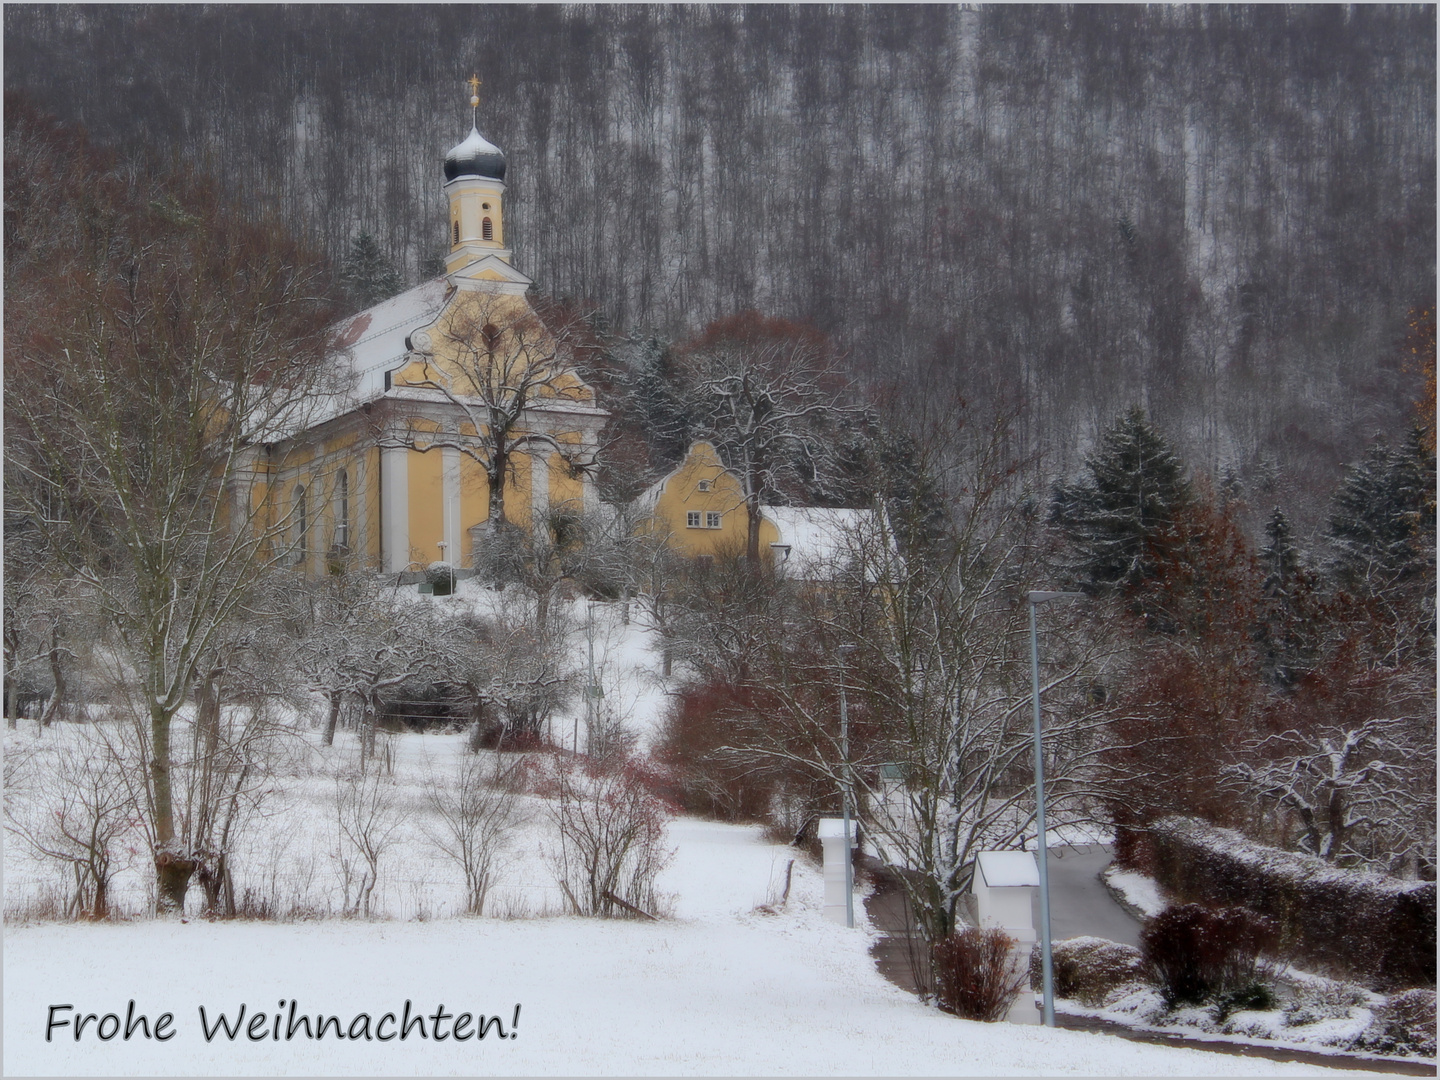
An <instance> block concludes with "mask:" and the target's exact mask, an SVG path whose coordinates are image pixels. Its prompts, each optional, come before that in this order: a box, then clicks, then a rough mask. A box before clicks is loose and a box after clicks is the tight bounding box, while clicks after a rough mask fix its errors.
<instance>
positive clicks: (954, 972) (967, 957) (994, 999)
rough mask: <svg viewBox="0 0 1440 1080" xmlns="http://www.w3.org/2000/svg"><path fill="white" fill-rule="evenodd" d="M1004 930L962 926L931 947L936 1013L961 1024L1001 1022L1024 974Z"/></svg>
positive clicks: (1015, 996) (1012, 945)
mask: <svg viewBox="0 0 1440 1080" xmlns="http://www.w3.org/2000/svg"><path fill="white" fill-rule="evenodd" d="M1014 947H1015V941H1014V939H1013V938H1011V937H1010V936H1009V935H1008V934H1006V933H1005V932H1004V931H1003V930H996V929H993V928H991V929H979V928H977V927H973V926H967V927H965V928H964V929H963V930H958V931H956V932H955V933H953V934H951V935H950V936H949V937H946V938H942V939H941V940H940V941H937V942H936V943H935V944H934V945H933V946H932V947H931V968H932V970H933V971H934V973H935V996H936V997H937V998H938V1000H939V1004H940V1008H942V1009H944V1010H945V1011H946V1012H950V1013H954V1014H955V1015H956V1016H959V1017H962V1018H964V1019H966V1020H985V1021H995V1020H1003V1019H1004V1018H1005V1014H1006V1013H1007V1012H1009V1011H1010V1006H1011V1005H1012V1004H1014V1002H1015V999H1016V998H1017V997H1019V996H1020V990H1021V988H1022V987H1023V986H1024V984H1025V972H1024V970H1022V968H1021V966H1020V964H1019V962H1018V961H1017V960H1016V958H1015V956H1014V954H1013V952H1012V950H1013V949H1014Z"/></svg>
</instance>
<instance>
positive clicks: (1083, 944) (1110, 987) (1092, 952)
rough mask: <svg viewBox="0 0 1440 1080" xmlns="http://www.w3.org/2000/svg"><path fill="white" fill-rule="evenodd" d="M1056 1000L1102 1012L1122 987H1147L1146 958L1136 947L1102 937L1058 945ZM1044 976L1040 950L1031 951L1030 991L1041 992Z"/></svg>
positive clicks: (1054, 948)
mask: <svg viewBox="0 0 1440 1080" xmlns="http://www.w3.org/2000/svg"><path fill="white" fill-rule="evenodd" d="M1050 960H1051V972H1052V974H1053V976H1054V979H1055V984H1054V985H1055V996H1056V997H1062V998H1074V999H1075V1000H1076V1001H1078V1002H1080V1003H1081V1004H1082V1005H1089V1006H1091V1007H1092V1008H1098V1007H1099V1006H1101V1005H1103V1004H1105V1001H1106V999H1107V998H1109V997H1110V995H1111V994H1112V993H1113V992H1114V991H1115V990H1117V989H1119V988H1120V987H1122V986H1129V985H1130V984H1132V983H1143V982H1145V981H1147V979H1148V978H1149V975H1148V972H1147V971H1146V968H1145V961H1144V958H1143V957H1142V956H1141V954H1140V950H1139V949H1137V948H1135V947H1134V946H1133V945H1121V944H1120V943H1119V942H1117V941H1108V940H1106V939H1105V938H1098V937H1078V938H1071V939H1070V940H1069V941H1057V942H1055V943H1054V945H1053V946H1052V948H1051V951H1050ZM1043 980H1044V975H1043V970H1042V966H1041V957H1040V946H1039V944H1038V943H1037V944H1036V945H1035V947H1034V948H1033V949H1031V950H1030V989H1032V990H1036V991H1038V990H1040V989H1041V987H1042V985H1043Z"/></svg>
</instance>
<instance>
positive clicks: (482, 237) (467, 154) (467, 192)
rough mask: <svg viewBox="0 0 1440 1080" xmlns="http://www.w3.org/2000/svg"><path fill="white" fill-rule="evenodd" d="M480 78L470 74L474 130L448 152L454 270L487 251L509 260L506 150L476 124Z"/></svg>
mask: <svg viewBox="0 0 1440 1080" xmlns="http://www.w3.org/2000/svg"><path fill="white" fill-rule="evenodd" d="M479 107H480V80H479V78H478V77H476V76H474V75H472V76H471V77H470V111H471V125H470V134H469V135H468V136H467V137H466V138H465V140H464V141H463V142H461V143H459V144H458V145H456V146H455V147H453V148H452V149H451V150H450V152H449V153H448V154H446V155H445V195H446V198H447V199H449V202H450V253H449V254H448V255H447V256H446V257H445V272H446V273H454V272H455V271H456V270H459V269H461V268H462V267H464V266H468V265H469V264H470V263H473V262H475V261H477V260H478V259H483V258H484V257H485V256H487V255H494V256H496V257H497V258H500V259H503V260H504V261H505V262H507V263H508V262H509V261H510V258H511V254H512V252H511V251H510V249H509V248H507V247H506V246H505V216H504V200H505V155H504V154H503V153H502V152H501V150H500V148H499V147H498V146H496V145H495V144H494V143H492V142H491V141H490V140H489V139H487V138H485V136H484V135H481V134H480V129H479V128H478V127H477V126H476V114H477V112H478V110H479Z"/></svg>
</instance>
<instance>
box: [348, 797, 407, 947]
mask: <svg viewBox="0 0 1440 1080" xmlns="http://www.w3.org/2000/svg"><path fill="white" fill-rule="evenodd" d="M335 824H336V836H335V849H334V855H335V859H336V861H337V862H338V863H339V865H340V875H341V881H342V886H343V889H344V898H345V911H346V913H347V914H349V915H360V916H362V917H364V918H367V919H368V918H369V917H370V915H371V914H372V902H373V898H374V894H375V886H376V885H377V884H378V883H379V881H380V860H381V858H382V857H383V855H384V854H385V852H386V851H387V850H389V849H390V847H391V846H392V845H393V844H394V843H395V839H396V836H395V833H396V831H397V830H398V829H399V828H400V815H399V813H398V812H397V810H396V806H395V786H394V783H393V782H392V781H390V780H387V779H385V778H384V777H382V776H381V775H380V774H379V773H378V772H377V771H376V770H374V769H371V770H369V771H368V772H365V773H362V774H360V775H353V774H350V775H347V774H344V773H342V774H340V775H337V776H336V777H335Z"/></svg>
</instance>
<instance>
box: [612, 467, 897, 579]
mask: <svg viewBox="0 0 1440 1080" xmlns="http://www.w3.org/2000/svg"><path fill="white" fill-rule="evenodd" d="M632 516H633V520H635V521H636V522H637V528H638V529H639V530H640V531H643V532H647V533H650V534H651V535H660V536H664V537H665V538H666V540H667V542H668V543H669V544H670V546H671V547H672V548H673V549H674V550H676V551H679V552H681V553H683V554H685V555H688V556H690V557H691V558H714V557H716V556H717V555H729V556H735V555H740V554H742V553H743V552H744V551H745V539H746V532H747V528H748V524H749V522H748V518H747V515H746V512H745V494H744V488H743V487H742V486H741V483H740V478H739V477H738V476H736V475H735V474H734V473H732V472H730V471H729V470H728V469H726V468H725V464H724V462H722V461H721V460H720V455H719V454H718V453H717V452H716V450H715V447H713V446H712V445H711V444H710V443H707V442H697V443H693V444H692V445H691V447H690V449H689V450H688V451H687V452H686V454H685V458H684V460H683V461H681V462H680V464H679V465H678V466H677V467H676V468H675V469H674V470H673V471H671V472H670V473H669V474H667V475H666V476H664V477H662V478H661V479H660V480H658V481H656V482H655V483H654V484H652V485H651V486H650V487H649V488H648V489H647V490H646V491H644V492H642V493H641V494H640V496H639V497H638V498H637V499H636V500H635V502H634V504H633V506H632ZM892 550H893V545H892V544H891V541H890V538H889V536H888V535H887V534H886V531H885V530H884V528H883V522H882V521H881V519H879V518H878V517H877V516H876V515H875V513H874V511H871V510H854V509H836V508H830V507H812V506H762V507H761V512H760V551H761V554H762V558H764V559H765V560H766V561H767V562H768V563H769V564H770V565H771V566H772V567H773V568H774V569H775V571H776V572H777V573H779V574H781V575H783V576H785V577H787V578H790V579H792V580H796V581H830V580H834V579H836V578H837V577H839V576H840V575H841V574H842V573H843V572H844V571H845V570H846V569H853V568H855V567H857V566H862V565H863V566H865V567H866V568H867V569H866V573H867V574H868V575H869V576H871V577H872V578H873V576H874V569H873V566H872V565H871V564H873V563H874V562H875V560H876V557H877V556H876V553H877V552H891V551H892Z"/></svg>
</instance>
